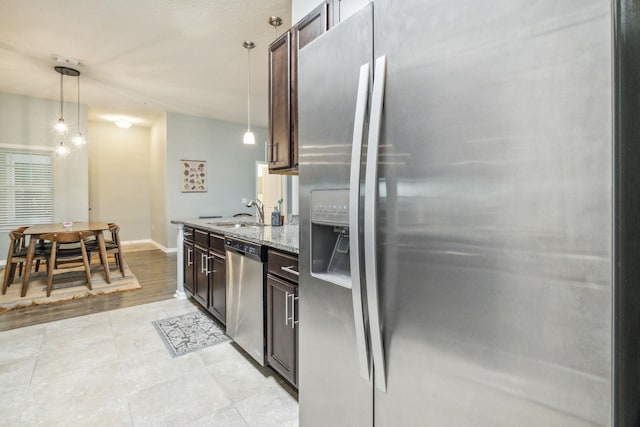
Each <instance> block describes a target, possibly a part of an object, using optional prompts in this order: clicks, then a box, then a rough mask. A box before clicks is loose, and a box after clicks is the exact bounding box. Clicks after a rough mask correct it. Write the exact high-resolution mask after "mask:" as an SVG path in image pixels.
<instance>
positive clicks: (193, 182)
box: [180, 160, 207, 193]
mask: <svg viewBox="0 0 640 427" xmlns="http://www.w3.org/2000/svg"><path fill="white" fill-rule="evenodd" d="M180 190H181V191H182V192H183V193H206V191H207V162H206V161H204V160H180Z"/></svg>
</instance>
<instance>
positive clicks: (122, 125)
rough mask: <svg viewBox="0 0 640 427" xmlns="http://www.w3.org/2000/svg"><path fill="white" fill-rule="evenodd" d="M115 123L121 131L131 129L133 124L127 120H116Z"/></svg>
mask: <svg viewBox="0 0 640 427" xmlns="http://www.w3.org/2000/svg"><path fill="white" fill-rule="evenodd" d="M114 123H115V124H116V126H118V127H119V128H121V129H129V128H130V127H131V122H130V121H128V120H125V119H120V120H116V121H115V122H114Z"/></svg>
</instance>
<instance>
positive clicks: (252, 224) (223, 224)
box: [209, 222, 266, 228]
mask: <svg viewBox="0 0 640 427" xmlns="http://www.w3.org/2000/svg"><path fill="white" fill-rule="evenodd" d="M209 224H211V225H216V226H218V227H227V228H243V227H264V226H265V225H266V224H261V223H259V222H210V223H209Z"/></svg>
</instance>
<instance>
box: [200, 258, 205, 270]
mask: <svg viewBox="0 0 640 427" xmlns="http://www.w3.org/2000/svg"><path fill="white" fill-rule="evenodd" d="M204 268H205V266H204V254H200V273H204V272H205V269H204Z"/></svg>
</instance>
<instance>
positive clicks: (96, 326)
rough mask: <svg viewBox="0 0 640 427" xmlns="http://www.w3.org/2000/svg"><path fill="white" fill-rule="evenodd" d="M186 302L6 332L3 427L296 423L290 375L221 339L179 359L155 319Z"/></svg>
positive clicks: (0, 405) (1, 357)
mask: <svg viewBox="0 0 640 427" xmlns="http://www.w3.org/2000/svg"><path fill="white" fill-rule="evenodd" d="M194 310H196V307H195V306H194V304H193V303H191V302H190V301H186V300H175V299H172V300H167V301H161V302H156V303H152V304H146V305H141V306H137V307H130V308H124V309H120V310H113V311H109V312H104V313H98V314H92V315H88V316H82V317H76V318H72V319H65V320H61V321H56V322H51V323H47V324H43V325H35V326H29V327H26V328H21V329H14V330H10V331H6V332H1V333H0V426H32V425H43V426H91V427H98V426H109V427H111V426H194V427H195V426H234V427H235V426H251V427H253V426H265V427H270V426H274V427H276V426H277V427H282V426H297V425H298V403H297V400H296V398H295V397H294V393H293V392H292V390H291V389H290V388H289V387H288V385H285V384H284V382H283V380H282V379H280V378H279V377H278V376H277V375H275V374H273V373H272V371H270V370H269V369H267V368H261V367H259V366H258V365H257V364H255V363H252V362H250V361H249V360H248V359H247V358H246V357H245V356H244V355H242V354H241V352H240V350H238V349H237V348H236V347H235V345H234V344H231V343H229V342H228V343H223V344H218V345H215V346H212V347H208V348H206V349H203V350H199V351H196V352H193V353H189V354H186V355H184V356H179V357H176V358H172V357H171V356H170V354H169V352H168V350H167V349H166V348H165V346H164V343H163V342H162V340H161V339H160V337H159V336H158V333H157V332H156V330H155V329H154V327H153V326H152V324H151V321H153V320H159V319H164V318H166V317H171V316H176V315H179V314H183V313H188V312H191V311H194Z"/></svg>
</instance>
